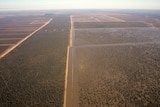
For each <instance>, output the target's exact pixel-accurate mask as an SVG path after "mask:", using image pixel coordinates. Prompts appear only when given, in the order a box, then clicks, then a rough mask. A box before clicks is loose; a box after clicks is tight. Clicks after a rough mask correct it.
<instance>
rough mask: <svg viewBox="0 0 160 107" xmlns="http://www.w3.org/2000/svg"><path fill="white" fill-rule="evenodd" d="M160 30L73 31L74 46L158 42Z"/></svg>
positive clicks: (111, 29) (104, 29) (112, 29)
mask: <svg viewBox="0 0 160 107" xmlns="http://www.w3.org/2000/svg"><path fill="white" fill-rule="evenodd" d="M159 34H160V30H159V29H157V28H149V27H148V28H109V29H106V28H103V29H96V28H94V29H77V30H75V42H74V43H75V44H74V45H75V46H85V45H96V44H112V43H139V42H156V41H160V35H159Z"/></svg>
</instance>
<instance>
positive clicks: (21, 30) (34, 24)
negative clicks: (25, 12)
mask: <svg viewBox="0 0 160 107" xmlns="http://www.w3.org/2000/svg"><path fill="white" fill-rule="evenodd" d="M48 20H49V18H47V17H44V16H6V17H3V18H1V19H0V46H1V45H3V44H16V43H18V41H20V40H21V39H23V38H25V37H26V36H28V35H29V34H30V33H32V32H33V31H35V30H36V29H38V28H39V27H41V26H42V25H43V24H45V23H46V22H47V21H48ZM17 38H19V39H17ZM11 39H12V40H11ZM5 49H7V48H5ZM2 50H3V51H4V48H3V49H2ZM2 50H1V51H0V55H1V53H2V52H3V51H2Z"/></svg>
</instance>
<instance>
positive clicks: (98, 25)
mask: <svg viewBox="0 0 160 107" xmlns="http://www.w3.org/2000/svg"><path fill="white" fill-rule="evenodd" d="M74 27H75V28H123V27H124V28H127V27H150V26H149V25H147V24H146V23H143V22H75V23H74Z"/></svg>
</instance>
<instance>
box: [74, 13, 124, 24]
mask: <svg viewBox="0 0 160 107" xmlns="http://www.w3.org/2000/svg"><path fill="white" fill-rule="evenodd" d="M73 21H74V22H124V20H121V19H118V18H115V17H110V16H108V15H105V14H100V15H86V16H74V17H73Z"/></svg>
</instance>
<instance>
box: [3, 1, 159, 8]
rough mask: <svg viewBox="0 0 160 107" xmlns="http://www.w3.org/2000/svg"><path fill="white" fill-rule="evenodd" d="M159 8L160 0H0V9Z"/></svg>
mask: <svg viewBox="0 0 160 107" xmlns="http://www.w3.org/2000/svg"><path fill="white" fill-rule="evenodd" d="M31 9H160V0H1V1H0V10H31Z"/></svg>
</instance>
